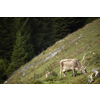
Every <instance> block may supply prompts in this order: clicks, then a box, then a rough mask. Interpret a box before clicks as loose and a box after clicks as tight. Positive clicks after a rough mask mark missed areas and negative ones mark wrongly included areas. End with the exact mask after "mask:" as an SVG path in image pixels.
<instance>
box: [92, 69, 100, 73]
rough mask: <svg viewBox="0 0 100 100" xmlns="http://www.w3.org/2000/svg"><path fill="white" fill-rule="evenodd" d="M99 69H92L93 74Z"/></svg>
mask: <svg viewBox="0 0 100 100" xmlns="http://www.w3.org/2000/svg"><path fill="white" fill-rule="evenodd" d="M98 69H100V68H95V69H92V72H95V71H97V70H98Z"/></svg>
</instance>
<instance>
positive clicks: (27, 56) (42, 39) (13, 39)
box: [0, 17, 97, 83]
mask: <svg viewBox="0 0 100 100" xmlns="http://www.w3.org/2000/svg"><path fill="white" fill-rule="evenodd" d="M95 19H97V17H0V83H3V82H4V81H5V80H6V79H7V78H9V77H10V76H11V74H12V73H13V72H14V71H16V70H17V69H18V68H20V67H21V66H22V65H24V64H26V63H27V62H28V61H30V60H31V59H32V58H34V57H35V56H37V55H38V54H40V53H41V52H42V51H44V50H46V49H47V48H48V47H49V46H51V45H53V44H54V43H55V42H56V41H58V40H60V39H62V38H64V37H65V36H67V35H68V34H71V33H72V32H74V31H76V30H77V29H79V28H82V27H83V26H84V25H86V24H87V23H90V22H92V21H93V20H95Z"/></svg>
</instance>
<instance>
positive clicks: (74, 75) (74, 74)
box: [73, 69, 76, 77]
mask: <svg viewBox="0 0 100 100" xmlns="http://www.w3.org/2000/svg"><path fill="white" fill-rule="evenodd" d="M73 77H76V72H75V69H73Z"/></svg>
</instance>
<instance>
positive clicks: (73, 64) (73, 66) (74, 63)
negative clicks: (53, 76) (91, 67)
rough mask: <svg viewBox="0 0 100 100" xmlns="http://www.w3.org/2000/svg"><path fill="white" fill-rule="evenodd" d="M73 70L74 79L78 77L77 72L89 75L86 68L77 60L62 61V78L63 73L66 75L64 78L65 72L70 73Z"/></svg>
mask: <svg viewBox="0 0 100 100" xmlns="http://www.w3.org/2000/svg"><path fill="white" fill-rule="evenodd" d="M71 70H72V71H73V75H72V76H74V77H75V76H76V72H77V71H78V70H80V71H81V73H84V74H86V73H87V71H86V67H83V66H82V65H81V63H80V62H79V61H78V60H76V59H63V60H61V61H60V77H61V74H62V72H63V73H64V77H65V72H68V71H71Z"/></svg>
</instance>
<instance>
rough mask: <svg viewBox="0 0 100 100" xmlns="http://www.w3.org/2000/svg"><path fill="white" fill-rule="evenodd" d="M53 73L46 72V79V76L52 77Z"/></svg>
mask: <svg viewBox="0 0 100 100" xmlns="http://www.w3.org/2000/svg"><path fill="white" fill-rule="evenodd" d="M53 74H54V73H53V72H52V71H51V72H47V73H46V78H47V77H48V76H50V75H53Z"/></svg>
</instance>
